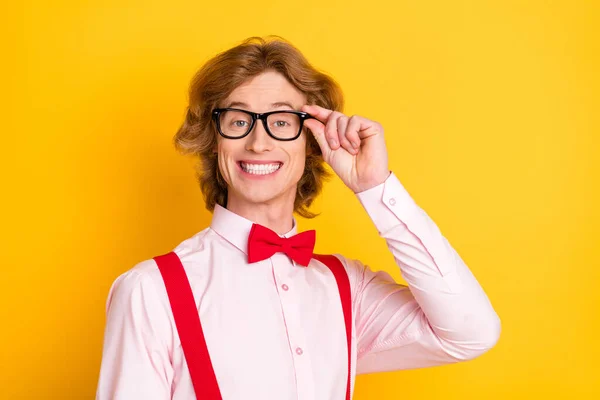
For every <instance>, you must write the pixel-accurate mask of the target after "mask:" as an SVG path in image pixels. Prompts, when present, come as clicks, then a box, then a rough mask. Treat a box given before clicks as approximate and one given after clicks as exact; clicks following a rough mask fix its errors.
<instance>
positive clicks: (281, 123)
mask: <svg viewBox="0 0 600 400" xmlns="http://www.w3.org/2000/svg"><path fill="white" fill-rule="evenodd" d="M288 125H289V123H288V122H287V121H284V120H279V121H275V122H273V126H274V127H275V128H285V127H286V126H288Z"/></svg>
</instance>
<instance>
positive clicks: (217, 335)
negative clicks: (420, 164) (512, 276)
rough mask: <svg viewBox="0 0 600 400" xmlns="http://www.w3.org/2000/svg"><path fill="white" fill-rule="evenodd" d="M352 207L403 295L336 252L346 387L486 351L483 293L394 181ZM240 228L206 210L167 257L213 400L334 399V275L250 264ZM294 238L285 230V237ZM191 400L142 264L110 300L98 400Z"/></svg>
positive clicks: (172, 333)
mask: <svg viewBox="0 0 600 400" xmlns="http://www.w3.org/2000/svg"><path fill="white" fill-rule="evenodd" d="M357 196H358V199H359V200H360V202H361V203H362V204H363V206H364V208H365V209H366V211H367V213H368V214H369V216H370V217H371V219H372V220H373V222H374V224H375V226H376V227H377V229H378V231H379V233H380V235H381V236H382V237H383V238H385V240H386V242H387V245H388V248H389V250H390V251H391V252H392V254H393V256H394V258H395V260H396V263H397V265H398V266H399V267H400V271H401V274H402V277H403V278H404V279H405V280H406V281H407V283H408V285H409V286H408V287H406V286H404V285H400V284H397V283H395V282H394V281H393V280H392V278H391V277H390V275H389V274H387V273H385V272H374V271H372V270H371V269H370V268H369V267H367V266H365V265H364V264H362V263H361V262H360V261H357V260H351V259H347V258H344V257H343V256H341V255H337V256H338V257H339V258H340V259H341V261H342V264H343V265H344V267H345V268H346V271H347V273H348V276H349V279H350V285H351V291H352V307H353V310H352V312H353V319H354V321H353V334H352V367H353V368H352V369H353V370H352V387H354V376H355V374H361V373H369V372H377V371H391V370H400V369H408V368H420V367H427V366H433V365H440V364H447V363H453V362H458V361H463V360H469V359H473V358H475V357H477V356H479V355H481V354H483V353H484V352H486V351H487V350H488V349H490V348H491V347H492V346H494V344H495V343H496V341H497V340H498V337H499V334H500V320H499V318H498V316H497V315H496V313H495V311H494V309H493V308H492V306H491V304H490V302H489V301H488V298H487V296H486V294H485V293H484V291H483V289H482V288H481V286H480V285H479V284H478V282H477V281H476V279H475V278H474V276H473V275H472V274H471V272H470V270H469V269H468V268H467V266H466V265H465V264H464V262H463V261H462V259H461V258H460V256H459V255H458V254H457V253H456V251H455V250H454V249H453V248H452V246H451V245H450V244H449V243H448V241H447V240H446V238H445V237H444V236H442V234H441V233H440V231H439V229H438V227H437V226H436V224H435V223H434V222H433V221H432V220H431V219H430V218H429V216H428V215H427V214H426V213H425V211H423V210H422V209H421V208H420V207H419V206H418V205H417V204H416V203H415V202H414V201H413V199H412V198H411V197H410V195H409V194H408V192H407V191H406V190H405V189H404V187H403V186H402V184H401V183H400V181H399V180H398V179H397V178H396V176H395V175H394V174H390V176H389V177H388V179H387V180H386V181H385V182H384V183H383V184H381V185H379V186H377V187H375V188H372V189H369V190H367V191H365V192H362V193H359V194H357ZM251 225H252V222H251V221H249V220H246V219H244V218H242V217H240V216H238V215H236V214H234V213H232V212H230V211H228V210H226V209H224V208H222V207H219V206H217V207H216V209H215V211H214V214H213V219H212V223H211V226H210V228H207V229H205V230H203V231H201V232H199V233H197V234H195V235H194V236H192V237H191V238H189V239H187V240H185V241H183V242H182V243H181V244H179V245H178V246H177V247H176V248H175V249H174V251H175V252H176V253H177V255H178V256H179V257H180V258H181V260H182V263H183V266H184V268H185V270H186V273H187V275H188V279H189V280H190V284H191V287H192V291H193V293H194V297H195V299H196V303H197V304H198V310H199V313H200V318H201V321H202V326H203V329H204V334H205V336H206V342H207V346H208V349H209V352H210V355H211V359H212V363H213V366H214V370H215V374H216V377H217V381H218V383H219V387H220V389H221V393H222V395H223V399H225V400H230V399H231V400H232V399H261V400H268V399H273V400H292V399H293V400H298V399H299V400H339V399H343V398H344V394H345V388H346V374H347V356H346V354H347V343H346V339H345V329H344V321H343V313H342V308H341V303H340V298H339V292H338V289H337V285H336V281H335V278H334V277H333V275H332V274H331V272H330V271H329V269H328V268H327V267H326V266H324V265H323V264H321V263H320V262H318V261H316V260H314V259H313V260H312V261H311V262H310V264H309V266H308V267H307V268H305V267H302V266H298V265H295V264H294V263H293V262H292V261H291V260H290V259H289V258H288V257H287V256H286V255H284V254H282V253H278V254H275V255H274V256H273V257H271V258H270V259H267V260H264V261H261V262H258V263H254V264H248V263H247V261H246V257H247V256H246V245H247V238H248V233H249V232H250V227H251ZM295 233H296V224H295V222H294V228H293V229H292V231H291V232H289V233H288V234H286V235H285V236H286V237H289V236H291V235H293V234H295ZM318 237H319V236H318V233H317V240H318ZM157 255H158V254H157ZM193 398H195V397H194V390H193V387H192V382H191V380H190V375H189V372H188V369H187V366H186V362H185V358H184V356H183V352H182V348H181V343H180V341H179V337H178V334H177V330H176V327H175V323H174V321H173V316H172V314H171V309H170V306H169V300H168V297H167V294H166V291H165V287H164V284H163V281H162V278H161V275H160V272H159V270H158V268H157V266H156V263H155V262H154V260H152V259H150V260H145V261H142V262H140V263H139V264H137V265H136V266H135V267H134V268H132V269H131V270H129V271H127V272H126V273H124V274H122V275H121V276H119V277H118V278H117V279H116V281H115V282H114V284H113V286H112V288H111V291H110V294H109V296H108V301H107V322H106V331H105V338H104V348H103V357H102V365H101V370H100V379H99V383H98V388H97V395H96V399H98V400H105V399H106V400H108V399H124V400H125V399H126V400H134V399H143V400H155V399H156V400H166V399H174V400H189V399H193Z"/></svg>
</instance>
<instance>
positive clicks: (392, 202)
mask: <svg viewBox="0 0 600 400" xmlns="http://www.w3.org/2000/svg"><path fill="white" fill-rule="evenodd" d="M394 205H396V199H395V198H393V197H392V198H391V199H390V206H394Z"/></svg>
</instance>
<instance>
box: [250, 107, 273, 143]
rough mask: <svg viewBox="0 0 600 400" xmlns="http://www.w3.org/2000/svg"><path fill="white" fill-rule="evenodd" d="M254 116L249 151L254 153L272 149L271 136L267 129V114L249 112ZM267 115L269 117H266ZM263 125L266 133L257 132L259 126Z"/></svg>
mask: <svg viewBox="0 0 600 400" xmlns="http://www.w3.org/2000/svg"><path fill="white" fill-rule="evenodd" d="M248 113H249V114H250V115H251V116H252V120H253V122H252V126H251V128H250V131H249V132H248V135H249V140H248V142H247V146H248V147H247V149H248V150H254V151H265V150H267V149H270V148H271V144H269V143H270V140H271V134H270V132H269V130H268V127H267V125H268V124H267V116H268V114H267V113H255V112H248ZM265 114H267V115H265ZM261 123H262V128H263V130H264V132H257V125H259V124H261Z"/></svg>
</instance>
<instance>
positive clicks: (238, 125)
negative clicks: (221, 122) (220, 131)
mask: <svg viewBox="0 0 600 400" xmlns="http://www.w3.org/2000/svg"><path fill="white" fill-rule="evenodd" d="M231 125H233V126H234V127H236V128H244V127H246V126H247V125H248V122H247V121H243V120H241V119H238V120H237V121H232V122H231Z"/></svg>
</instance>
